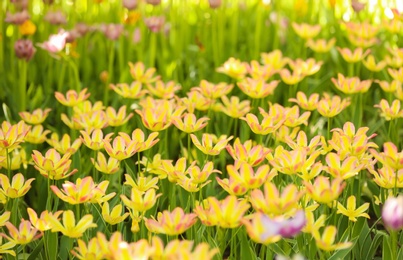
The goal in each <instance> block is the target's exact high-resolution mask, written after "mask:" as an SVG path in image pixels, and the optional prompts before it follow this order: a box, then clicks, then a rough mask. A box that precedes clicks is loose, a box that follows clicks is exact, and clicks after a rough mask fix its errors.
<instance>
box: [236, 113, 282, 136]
mask: <svg viewBox="0 0 403 260" xmlns="http://www.w3.org/2000/svg"><path fill="white" fill-rule="evenodd" d="M259 111H260V113H261V114H262V115H263V119H262V122H261V123H259V119H258V117H257V116H256V115H255V114H252V113H248V114H246V116H245V117H241V119H242V120H244V121H246V123H247V124H248V125H249V127H250V129H251V130H252V132H254V133H255V134H259V135H268V134H271V133H273V132H274V131H276V130H277V129H278V128H279V127H280V126H281V125H282V124H283V122H284V119H283V120H276V118H275V117H274V116H271V115H269V114H267V113H266V112H265V111H264V110H263V109H261V108H259Z"/></svg>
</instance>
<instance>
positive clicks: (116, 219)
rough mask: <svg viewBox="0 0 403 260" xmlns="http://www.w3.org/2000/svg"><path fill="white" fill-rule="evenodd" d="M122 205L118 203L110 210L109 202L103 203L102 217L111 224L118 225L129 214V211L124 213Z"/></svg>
mask: <svg viewBox="0 0 403 260" xmlns="http://www.w3.org/2000/svg"><path fill="white" fill-rule="evenodd" d="M122 208H123V207H122V205H121V204H117V205H116V206H115V207H113V209H112V211H110V210H109V203H108V202H104V204H102V218H103V219H104V220H105V222H107V223H108V224H110V225H116V224H118V223H120V222H122V221H124V220H125V219H126V218H127V217H128V216H129V213H127V212H126V213H124V214H123V215H121V214H122Z"/></svg>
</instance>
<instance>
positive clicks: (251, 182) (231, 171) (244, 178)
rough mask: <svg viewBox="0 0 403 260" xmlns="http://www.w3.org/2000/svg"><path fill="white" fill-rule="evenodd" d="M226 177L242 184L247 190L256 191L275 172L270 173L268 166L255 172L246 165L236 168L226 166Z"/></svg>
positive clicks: (261, 167) (242, 164) (263, 166)
mask: <svg viewBox="0 0 403 260" xmlns="http://www.w3.org/2000/svg"><path fill="white" fill-rule="evenodd" d="M227 173H228V176H230V177H232V178H233V179H234V180H236V181H237V182H239V183H243V186H244V187H247V188H248V189H250V190H251V189H258V188H259V187H260V186H262V184H263V183H265V182H266V180H267V179H268V178H269V177H270V176H272V175H273V174H274V173H275V170H273V169H272V170H271V171H270V167H269V165H267V164H265V165H262V166H260V167H259V168H258V169H257V170H256V171H255V170H253V168H252V166H251V165H249V164H247V163H241V164H240V165H239V168H238V167H235V166H234V165H227Z"/></svg>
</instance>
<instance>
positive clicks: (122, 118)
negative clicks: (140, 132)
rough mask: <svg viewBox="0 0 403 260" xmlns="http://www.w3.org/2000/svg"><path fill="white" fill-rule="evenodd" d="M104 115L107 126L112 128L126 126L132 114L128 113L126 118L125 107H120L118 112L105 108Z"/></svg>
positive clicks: (111, 108)
mask: <svg viewBox="0 0 403 260" xmlns="http://www.w3.org/2000/svg"><path fill="white" fill-rule="evenodd" d="M105 113H106V117H107V119H108V125H110V126H114V127H116V126H121V125H124V124H126V123H127V121H129V119H130V118H132V117H133V113H129V114H128V115H127V116H126V106H121V107H120V108H119V111H118V112H116V110H115V109H114V108H113V107H107V108H106V111H105Z"/></svg>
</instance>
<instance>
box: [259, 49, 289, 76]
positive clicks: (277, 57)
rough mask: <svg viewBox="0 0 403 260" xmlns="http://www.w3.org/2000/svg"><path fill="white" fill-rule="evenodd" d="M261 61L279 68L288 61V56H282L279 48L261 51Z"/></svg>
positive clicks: (275, 68) (276, 68)
mask: <svg viewBox="0 0 403 260" xmlns="http://www.w3.org/2000/svg"><path fill="white" fill-rule="evenodd" d="M260 55H261V57H262V62H263V64H265V65H270V66H271V67H273V69H274V70H277V71H278V70H281V69H282V68H284V66H285V65H287V63H288V62H289V60H290V59H289V58H287V57H283V53H282V52H281V50H274V51H272V52H269V53H261V54H260Z"/></svg>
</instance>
